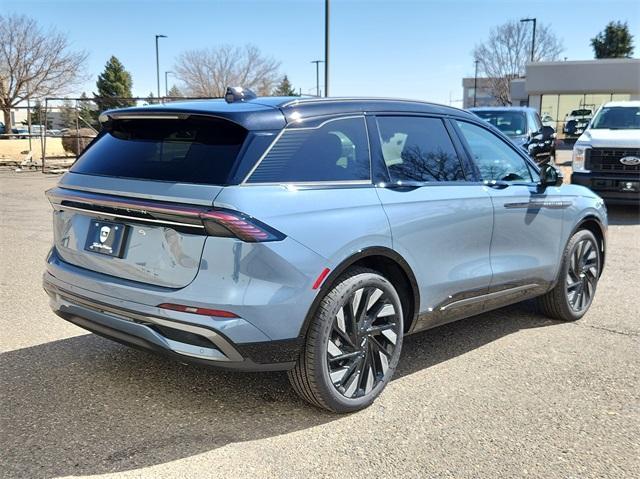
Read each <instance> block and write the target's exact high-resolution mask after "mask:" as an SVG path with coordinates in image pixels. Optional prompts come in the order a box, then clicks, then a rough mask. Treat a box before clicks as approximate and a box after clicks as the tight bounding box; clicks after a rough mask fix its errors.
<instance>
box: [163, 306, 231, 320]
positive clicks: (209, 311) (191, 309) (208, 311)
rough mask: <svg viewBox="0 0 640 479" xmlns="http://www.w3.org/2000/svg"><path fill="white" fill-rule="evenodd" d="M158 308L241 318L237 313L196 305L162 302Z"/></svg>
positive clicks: (218, 316)
mask: <svg viewBox="0 0 640 479" xmlns="http://www.w3.org/2000/svg"><path fill="white" fill-rule="evenodd" d="M158 308H162V309H170V310H172V311H180V312H182V313H192V314H201V315H202V316H215V317H217V318H239V317H240V316H238V315H237V314H235V313H232V312H230V311H223V310H221V309H209V308H196V307H195V306H185V305H184V304H174V303H162V304H159V305H158Z"/></svg>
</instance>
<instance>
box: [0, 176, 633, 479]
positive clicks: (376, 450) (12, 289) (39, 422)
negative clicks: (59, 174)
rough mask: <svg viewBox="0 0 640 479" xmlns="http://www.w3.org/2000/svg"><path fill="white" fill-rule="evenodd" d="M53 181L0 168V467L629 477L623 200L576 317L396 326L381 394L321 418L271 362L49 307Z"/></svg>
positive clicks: (627, 224) (529, 315) (210, 473)
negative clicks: (95, 326)
mask: <svg viewBox="0 0 640 479" xmlns="http://www.w3.org/2000/svg"><path fill="white" fill-rule="evenodd" d="M55 182H56V177H52V176H45V175H42V174H40V173H21V174H17V173H13V172H0V200H1V201H0V331H1V333H0V404H1V405H2V407H1V408H0V417H1V420H0V476H2V477H30V478H33V477H60V476H92V475H102V474H104V475H106V476H109V475H111V474H113V475H118V476H119V477H120V476H123V477H202V476H204V477H246V476H249V477H302V476H304V477H345V476H347V477H350V478H358V477H397V476H406V477H457V478H460V477H546V478H551V477H558V478H585V477H615V478H621V477H637V475H638V471H639V470H640V354H639V353H640V325H639V323H640V303H639V302H638V296H639V295H638V285H639V284H640V219H639V216H638V211H637V210H635V209H628V208H613V207H612V208H610V222H611V226H610V230H609V238H608V241H609V250H608V257H607V266H606V268H605V271H604V275H603V277H602V279H601V282H600V285H599V289H598V292H597V294H596V298H595V302H594V304H593V306H592V308H591V310H590V312H589V313H588V314H587V315H586V316H585V317H584V318H583V319H582V320H580V321H578V322H576V323H570V324H565V323H560V322H556V321H551V320H548V319H546V318H545V317H543V316H541V315H539V314H538V313H537V312H536V311H535V310H534V309H533V308H532V306H531V304H522V305H517V306H514V307H510V308H506V309H502V310H499V311H495V312H492V313H488V314H484V315H481V316H478V317H475V318H471V319H467V320H464V321H460V322H457V323H453V324H450V325H446V326H443V327H440V328H437V329H434V330H431V331H428V332H425V333H422V334H419V335H415V336H411V337H409V338H407V339H406V342H405V345H404V348H403V353H402V359H401V363H400V366H399V369H398V371H397V374H396V376H395V378H394V380H393V381H392V382H391V383H390V385H389V386H388V387H387V389H386V391H385V392H384V394H383V395H382V397H381V398H380V399H379V400H378V401H376V403H375V404H374V405H373V406H372V407H370V408H369V409H367V410H365V411H361V412H359V413H356V414H352V415H348V416H336V415H332V414H329V413H326V412H323V411H320V410H317V409H314V408H311V407H309V406H308V405H307V404H306V403H304V402H302V401H301V400H299V399H298V398H297V397H296V396H295V395H294V393H293V391H292V389H291V388H290V386H289V384H288V382H287V378H286V375H285V374H282V373H269V374H265V373H261V374H239V373H226V372H219V371H216V370H211V369H206V368H201V367H195V366H185V365H181V364H177V363H173V362H167V361H166V360H163V359H162V358H159V357H156V356H153V355H150V354H147V353H143V352H138V351H135V350H131V349H128V348H126V347H124V346H120V345H119V344H116V343H113V342H110V341H108V340H105V339H102V338H99V337H97V336H94V335H91V334H87V333H86V332H85V331H84V330H81V329H79V328H77V327H75V326H73V325H71V324H68V323H66V322H65V321H63V320H61V319H59V318H57V317H56V316H54V315H53V314H52V313H51V312H50V310H49V308H48V304H47V297H46V295H45V293H44V292H43V291H42V288H41V285H40V276H41V272H42V269H43V262H44V257H45V254H46V253H47V250H48V248H49V246H50V243H51V221H50V207H49V205H48V203H47V202H46V200H45V198H44V196H43V191H44V190H45V189H47V188H49V187H51V186H52V185H53V184H54V183H55ZM634 471H635V472H634Z"/></svg>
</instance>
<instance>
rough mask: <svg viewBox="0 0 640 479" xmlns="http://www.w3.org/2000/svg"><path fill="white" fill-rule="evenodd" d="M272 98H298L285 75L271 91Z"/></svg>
mask: <svg viewBox="0 0 640 479" xmlns="http://www.w3.org/2000/svg"><path fill="white" fill-rule="evenodd" d="M273 95H274V96H298V94H297V93H296V91H295V90H294V89H293V86H291V82H290V81H289V78H288V77H287V75H285V76H284V77H283V78H282V80H281V81H280V83H279V84H278V86H277V87H276V88H275V89H274V90H273Z"/></svg>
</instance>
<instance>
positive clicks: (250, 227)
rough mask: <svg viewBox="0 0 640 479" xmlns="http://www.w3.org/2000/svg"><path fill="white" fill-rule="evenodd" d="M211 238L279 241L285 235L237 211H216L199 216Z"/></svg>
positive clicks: (252, 241) (253, 241) (254, 241)
mask: <svg viewBox="0 0 640 479" xmlns="http://www.w3.org/2000/svg"><path fill="white" fill-rule="evenodd" d="M200 219H202V223H203V224H204V227H205V229H206V230H207V233H208V234H210V235H211V236H235V237H237V238H240V239H241V240H242V241H248V242H251V243H257V242H261V241H280V240H282V239H284V238H285V235H283V234H282V233H280V232H279V231H277V230H275V229H273V228H271V227H270V226H267V225H265V224H264V223H262V222H260V221H258V220H256V219H255V218H251V217H250V216H247V215H244V214H242V213H239V212H237V211H230V210H222V209H216V210H211V211H206V212H204V213H201V214H200Z"/></svg>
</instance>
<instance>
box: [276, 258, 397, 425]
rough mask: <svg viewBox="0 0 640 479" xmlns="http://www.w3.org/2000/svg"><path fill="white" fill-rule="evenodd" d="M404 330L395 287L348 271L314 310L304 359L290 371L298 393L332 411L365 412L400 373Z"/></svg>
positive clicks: (373, 275)
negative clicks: (398, 369)
mask: <svg viewBox="0 0 640 479" xmlns="http://www.w3.org/2000/svg"><path fill="white" fill-rule="evenodd" d="M354 305H355V306H356V307H355V308H354ZM354 311H356V314H353V312H354ZM403 327H404V323H403V312H402V306H401V303H400V297H399V296H398V293H397V291H396V289H395V288H394V286H393V285H392V284H391V282H390V281H389V280H387V279H386V278H385V277H383V276H381V275H380V274H379V273H378V272H376V271H374V270H371V269H367V268H361V267H353V268H350V269H348V270H347V271H346V272H345V273H344V274H343V275H342V276H341V277H340V278H338V280H337V281H336V283H335V284H334V285H333V286H332V288H331V290H329V291H328V292H327V293H326V295H325V296H324V298H323V299H322V301H321V302H320V304H319V306H318V308H317V310H316V311H315V314H314V316H313V318H312V320H311V324H310V325H309V330H308V331H307V337H306V340H305V344H304V346H303V349H302V351H301V353H300V357H299V358H298V361H297V363H296V365H295V367H294V368H293V369H292V370H291V371H289V372H288V375H289V381H290V382H291V385H292V386H293V389H294V390H295V391H296V392H297V393H298V395H299V396H300V397H301V398H302V399H304V400H306V401H307V402H309V403H311V404H313V405H314V406H317V407H319V408H323V409H328V410H329V411H332V412H336V413H348V412H352V411H357V410H360V409H363V408H366V407H367V406H369V405H370V404H371V403H373V401H374V400H375V399H376V398H377V397H378V396H379V395H380V393H381V392H382V390H383V389H384V388H385V386H386V385H387V383H388V382H389V380H390V379H391V377H392V376H393V373H394V372H395V369H396V367H397V365H398V360H399V358H400V351H401V349H402V332H403ZM345 355H346V356H347V357H344V356H345Z"/></svg>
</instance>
